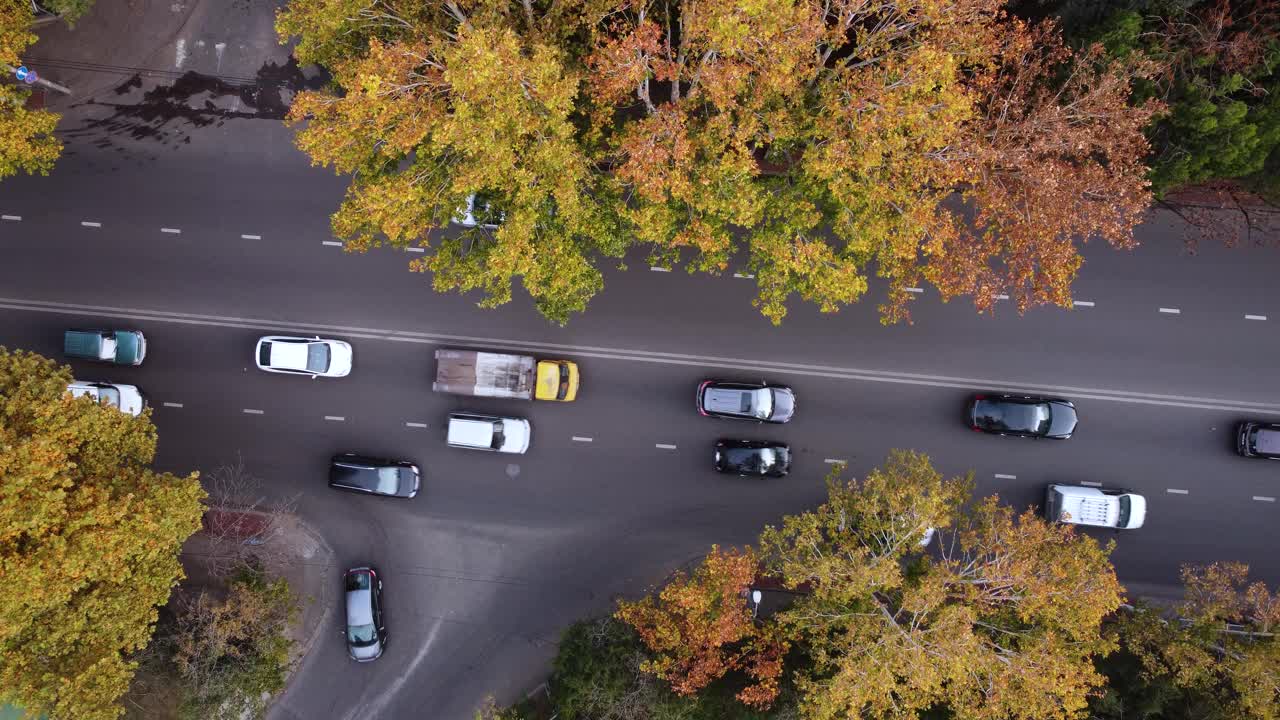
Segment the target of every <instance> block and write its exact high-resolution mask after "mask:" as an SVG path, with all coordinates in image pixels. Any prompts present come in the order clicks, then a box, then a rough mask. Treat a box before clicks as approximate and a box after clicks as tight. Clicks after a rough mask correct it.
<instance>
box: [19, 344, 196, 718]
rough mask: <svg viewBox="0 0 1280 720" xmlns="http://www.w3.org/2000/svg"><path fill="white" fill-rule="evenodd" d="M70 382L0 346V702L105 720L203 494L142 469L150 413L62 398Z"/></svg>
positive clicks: (176, 570) (178, 573)
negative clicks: (1, 576)
mask: <svg viewBox="0 0 1280 720" xmlns="http://www.w3.org/2000/svg"><path fill="white" fill-rule="evenodd" d="M70 381H71V373H70V371H69V370H68V369H67V368H65V367H59V366H57V365H56V364H55V363H53V361H51V360H48V359H45V358H42V357H40V356H38V355H35V354H33V353H29V352H24V351H13V352H11V351H8V350H6V349H4V348H0V567H3V568H4V576H5V578H6V582H5V583H3V587H0V697H2V698H3V699H4V700H6V701H11V702H15V703H17V704H19V705H21V706H22V707H24V708H26V709H27V710H29V711H31V712H35V713H43V714H46V715H48V716H50V717H55V718H77V719H85V720H99V719H109V718H115V717H117V716H118V715H119V714H120V712H121V708H120V707H118V706H117V705H116V704H115V701H116V699H117V698H119V697H120V695H121V694H123V693H124V692H125V690H126V689H127V688H128V685H129V681H130V678H131V677H132V675H133V672H134V668H135V664H134V662H133V661H131V659H130V654H131V653H133V652H135V651H137V650H139V649H141V648H142V647H143V646H145V645H146V644H147V641H148V640H149V638H150V637H151V633H152V628H153V624H154V623H155V621H156V617H157V610H156V607H157V606H158V605H163V604H164V603H165V602H166V601H167V600H168V597H169V592H170V589H171V588H172V587H173V586H174V585H175V584H176V583H177V581H178V580H179V579H180V578H181V577H182V568H181V566H180V565H179V563H178V551H179V548H180V547H181V545H182V543H183V541H185V540H186V539H187V537H189V536H190V535H191V534H192V533H194V532H195V531H196V530H198V529H199V527H200V514H201V510H202V508H201V499H202V498H203V497H204V492H203V491H202V490H201V489H200V485H199V483H198V482H197V480H196V477H195V475H194V474H193V475H190V476H187V477H175V476H173V475H169V474H167V473H156V472H154V471H152V470H151V468H150V466H151V462H152V460H153V459H154V457H155V451H156V432H155V428H154V426H152V424H151V422H150V416H149V415H147V414H144V415H143V416H142V417H132V416H130V415H127V414H125V413H121V412H119V411H117V410H115V409H114V408H110V407H108V406H105V405H99V404H96V403H94V402H93V401H92V400H91V399H89V398H78V399H73V398H72V397H71V396H70V395H69V394H68V393H67V391H66V389H67V383H68V382H70Z"/></svg>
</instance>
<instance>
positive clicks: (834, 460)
mask: <svg viewBox="0 0 1280 720" xmlns="http://www.w3.org/2000/svg"><path fill="white" fill-rule="evenodd" d="M822 462H824V463H826V464H828V465H848V464H849V462H848V461H847V460H842V459H840V458H823V460H822Z"/></svg>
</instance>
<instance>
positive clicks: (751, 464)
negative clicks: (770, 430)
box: [716, 440, 791, 477]
mask: <svg viewBox="0 0 1280 720" xmlns="http://www.w3.org/2000/svg"><path fill="white" fill-rule="evenodd" d="M716 470H718V471H720V472H722V473H731V474H734V475H743V476H747V475H753V476H761V475H765V476H768V477H783V476H785V475H786V474H787V473H788V472H790V471H791V448H789V447H787V446H786V445H784V444H782V443H777V442H769V441H768V440H720V441H718V442H716Z"/></svg>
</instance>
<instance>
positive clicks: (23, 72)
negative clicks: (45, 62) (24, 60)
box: [0, 63, 71, 95]
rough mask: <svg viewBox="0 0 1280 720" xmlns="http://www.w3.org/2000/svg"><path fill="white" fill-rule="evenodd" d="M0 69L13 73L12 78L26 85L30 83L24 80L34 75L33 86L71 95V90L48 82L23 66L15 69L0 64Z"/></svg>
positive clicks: (5, 64) (8, 65)
mask: <svg viewBox="0 0 1280 720" xmlns="http://www.w3.org/2000/svg"><path fill="white" fill-rule="evenodd" d="M0 67H3V68H4V69H5V70H6V71H8V72H11V73H13V75H14V77H16V78H18V79H19V80H23V81H25V82H26V83H27V84H28V85H30V84H31V83H32V81H31V80H27V79H26V78H27V77H28V76H29V75H35V81H34V82H35V84H37V85H40V86H42V87H47V88H49V89H50V90H57V91H58V92H60V93H62V94H63V95H70V94H71V88H69V87H65V86H63V85H59V84H58V83H56V82H53V81H50V80H45V79H44V78H42V77H40V76H39V75H37V74H36V72H35V71H34V70H28V69H27V68H26V67H25V66H23V67H20V68H16V67H14V66H12V65H10V64H8V63H0Z"/></svg>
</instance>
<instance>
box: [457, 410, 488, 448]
mask: <svg viewBox="0 0 1280 720" xmlns="http://www.w3.org/2000/svg"><path fill="white" fill-rule="evenodd" d="M496 419H497V418H485V419H475V418H459V417H450V418H449V438H448V441H449V442H450V443H453V444H455V445H470V446H472V447H486V448H487V447H489V446H490V445H491V444H492V443H493V421H494V420H496Z"/></svg>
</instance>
